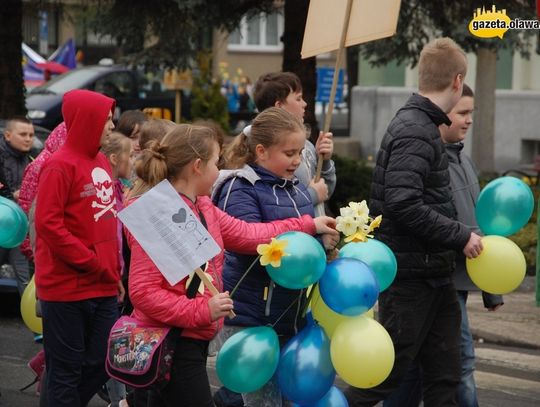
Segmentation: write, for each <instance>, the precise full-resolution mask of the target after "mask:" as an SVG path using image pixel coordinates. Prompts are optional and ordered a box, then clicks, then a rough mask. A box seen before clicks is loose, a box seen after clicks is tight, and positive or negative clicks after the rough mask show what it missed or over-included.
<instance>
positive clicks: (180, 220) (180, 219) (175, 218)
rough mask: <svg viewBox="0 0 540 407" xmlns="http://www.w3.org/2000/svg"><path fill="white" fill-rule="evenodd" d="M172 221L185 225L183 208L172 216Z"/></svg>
mask: <svg viewBox="0 0 540 407" xmlns="http://www.w3.org/2000/svg"><path fill="white" fill-rule="evenodd" d="M172 221H173V222H174V223H185V221H186V210H185V209H184V208H180V209H179V210H178V213H175V214H174V215H173V216H172Z"/></svg>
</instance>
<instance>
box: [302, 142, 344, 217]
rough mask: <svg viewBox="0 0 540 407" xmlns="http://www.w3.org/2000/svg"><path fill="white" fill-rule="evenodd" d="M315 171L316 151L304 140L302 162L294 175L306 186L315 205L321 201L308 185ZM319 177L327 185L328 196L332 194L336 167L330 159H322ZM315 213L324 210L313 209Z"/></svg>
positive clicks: (319, 213)
mask: <svg viewBox="0 0 540 407" xmlns="http://www.w3.org/2000/svg"><path fill="white" fill-rule="evenodd" d="M316 172H317V151H316V150H315V146H314V145H313V144H312V143H311V142H310V141H309V140H306V144H305V146H304V150H303V151H302V162H301V163H300V166H299V167H298V168H297V169H296V171H295V173H294V175H295V176H296V178H298V180H299V181H300V182H301V183H302V184H304V185H305V186H306V188H307V189H308V191H309V196H310V197H311V202H313V206H315V207H317V205H318V204H320V203H322V202H320V201H319V197H318V196H317V192H315V190H314V189H313V188H311V187H310V186H309V183H310V182H311V180H312V179H313V178H314V177H315V173H316ZM321 178H323V179H324V181H325V182H326V185H327V186H328V196H329V197H330V196H332V194H333V193H334V189H336V167H335V166H334V162H333V161H332V160H324V161H323V166H322V171H321ZM315 212H316V215H323V214H324V212H322V213H321V212H318V211H317V210H316V211H315Z"/></svg>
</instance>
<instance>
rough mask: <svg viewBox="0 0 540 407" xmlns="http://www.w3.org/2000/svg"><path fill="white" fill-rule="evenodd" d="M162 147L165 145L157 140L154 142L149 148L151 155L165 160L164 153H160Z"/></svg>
mask: <svg viewBox="0 0 540 407" xmlns="http://www.w3.org/2000/svg"><path fill="white" fill-rule="evenodd" d="M164 149H165V146H163V145H162V144H161V143H160V142H159V141H157V140H156V141H155V142H154V144H153V145H152V146H151V148H149V150H150V152H151V153H152V157H154V158H157V159H159V160H165V155H164V154H163V153H162V151H163V150H164Z"/></svg>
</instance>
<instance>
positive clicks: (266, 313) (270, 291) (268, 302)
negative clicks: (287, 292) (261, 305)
mask: <svg viewBox="0 0 540 407" xmlns="http://www.w3.org/2000/svg"><path fill="white" fill-rule="evenodd" d="M275 285H276V284H275V283H274V282H273V281H272V280H270V284H269V287H268V299H267V300H266V308H265V310H264V316H265V317H268V316H270V305H271V304H272V294H273V293H274V287H275Z"/></svg>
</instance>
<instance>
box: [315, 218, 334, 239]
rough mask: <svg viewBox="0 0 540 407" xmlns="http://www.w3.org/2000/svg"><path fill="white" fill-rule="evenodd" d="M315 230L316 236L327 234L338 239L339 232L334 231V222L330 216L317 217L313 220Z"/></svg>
mask: <svg viewBox="0 0 540 407" xmlns="http://www.w3.org/2000/svg"><path fill="white" fill-rule="evenodd" d="M313 222H315V229H316V231H317V233H318V234H324V233H328V234H330V235H332V236H335V237H336V239H339V232H338V231H337V230H336V220H335V219H334V218H331V217H330V216H317V217H316V218H315V219H313Z"/></svg>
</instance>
